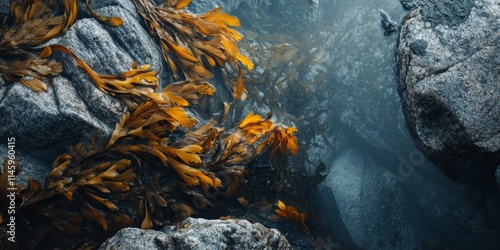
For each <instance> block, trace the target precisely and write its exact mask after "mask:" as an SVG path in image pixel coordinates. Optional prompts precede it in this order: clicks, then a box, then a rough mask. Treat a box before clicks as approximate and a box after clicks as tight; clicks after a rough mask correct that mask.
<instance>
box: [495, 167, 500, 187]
mask: <svg viewBox="0 0 500 250" xmlns="http://www.w3.org/2000/svg"><path fill="white" fill-rule="evenodd" d="M495 179H496V180H497V186H498V188H499V189H500V166H498V167H497V171H496V172H495Z"/></svg>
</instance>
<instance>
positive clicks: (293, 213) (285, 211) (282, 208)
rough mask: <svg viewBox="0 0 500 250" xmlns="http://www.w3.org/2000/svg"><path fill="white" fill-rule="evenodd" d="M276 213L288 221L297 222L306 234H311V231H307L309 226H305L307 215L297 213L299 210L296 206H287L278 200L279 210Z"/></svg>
mask: <svg viewBox="0 0 500 250" xmlns="http://www.w3.org/2000/svg"><path fill="white" fill-rule="evenodd" d="M274 212H275V213H276V214H277V215H279V216H281V217H283V218H285V219H287V220H291V221H295V222H296V223H298V224H299V225H300V226H301V227H302V229H303V230H304V231H305V232H306V233H308V232H309V230H308V229H307V226H306V224H305V219H306V215H305V213H304V212H299V211H297V209H296V208H295V207H294V206H287V205H285V203H283V202H282V201H280V200H278V208H277V209H275V210H274Z"/></svg>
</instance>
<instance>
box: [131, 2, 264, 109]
mask: <svg viewBox="0 0 500 250" xmlns="http://www.w3.org/2000/svg"><path fill="white" fill-rule="evenodd" d="M133 2H134V4H135V6H136V9H137V12H138V13H139V15H140V16H141V18H142V20H143V21H144V22H145V23H146V26H147V27H148V29H149V31H150V34H152V35H153V36H155V37H156V38H157V41H158V42H159V46H160V48H161V49H162V53H163V58H164V59H165V61H166V62H167V63H168V65H169V67H170V70H171V71H172V75H173V76H174V78H175V79H176V80H188V81H191V80H193V81H197V80H204V79H209V78H212V77H213V74H212V73H211V72H210V70H211V69H212V68H214V67H225V66H226V62H229V63H231V64H232V65H233V66H234V68H236V67H237V68H238V69H240V67H241V65H244V66H245V67H247V68H248V70H252V69H253V67H254V65H253V63H252V62H251V61H250V59H248V58H247V57H246V56H244V55H242V54H240V52H239V50H238V46H237V45H236V41H239V40H240V39H241V35H240V34H239V33H238V32H237V31H236V30H233V29H231V28H229V27H228V25H229V26H239V25H240V23H239V20H238V18H236V17H234V16H231V15H228V14H226V13H221V12H220V8H215V9H213V10H211V11H210V12H208V13H207V14H203V15H193V14H190V13H188V12H184V11H183V10H182V8H184V7H186V6H187V5H188V4H189V3H190V2H191V1H189V0H177V1H172V0H171V1H168V2H167V3H165V4H163V5H160V6H155V5H154V3H153V1H150V0H133ZM241 74H242V72H241V70H238V82H237V85H236V88H235V97H236V98H238V99H240V98H241V97H242V95H243V92H244V89H245V86H244V84H243V78H242V76H241Z"/></svg>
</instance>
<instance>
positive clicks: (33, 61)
mask: <svg viewBox="0 0 500 250" xmlns="http://www.w3.org/2000/svg"><path fill="white" fill-rule="evenodd" d="M61 71H62V65H61V63H57V62H55V61H54V60H50V61H49V60H47V59H41V58H39V57H30V58H28V59H26V60H24V61H19V60H16V61H12V62H5V61H3V60H1V59H0V75H2V76H3V77H4V79H5V80H7V81H9V82H14V81H18V82H20V83H22V84H23V85H24V86H26V87H28V88H30V89H32V90H33V91H35V92H40V91H47V85H46V84H45V83H44V82H43V81H42V80H40V79H43V78H44V77H47V76H49V75H57V74H59V73H61Z"/></svg>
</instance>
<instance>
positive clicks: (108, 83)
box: [49, 44, 158, 98]
mask: <svg viewBox="0 0 500 250" xmlns="http://www.w3.org/2000/svg"><path fill="white" fill-rule="evenodd" d="M49 47H50V49H51V50H52V51H61V52H64V53H66V54H68V55H69V56H71V57H72V58H73V59H75V61H76V63H77V64H78V66H80V67H81V68H82V69H83V70H85V71H86V72H87V74H88V75H89V76H90V78H91V79H92V81H93V82H94V84H95V85H96V86H97V87H98V88H99V89H100V90H101V91H102V92H104V93H108V94H111V95H115V94H130V95H135V96H139V97H143V98H147V97H148V95H150V93H151V90H148V89H151V88H152V89H154V90H156V89H157V88H158V82H157V77H156V71H151V70H149V66H145V67H144V66H143V67H139V68H138V69H131V70H130V71H126V72H123V73H120V74H118V75H114V76H111V75H104V74H99V73H96V72H95V71H94V70H92V69H91V68H90V67H89V66H88V65H87V64H86V63H85V62H84V61H83V60H82V59H80V58H79V57H78V56H77V55H76V54H75V53H73V52H72V51H71V50H69V49H68V48H66V47H64V46H61V45H57V44H56V45H49ZM139 87H146V88H139Z"/></svg>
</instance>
